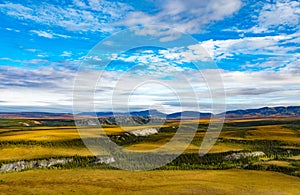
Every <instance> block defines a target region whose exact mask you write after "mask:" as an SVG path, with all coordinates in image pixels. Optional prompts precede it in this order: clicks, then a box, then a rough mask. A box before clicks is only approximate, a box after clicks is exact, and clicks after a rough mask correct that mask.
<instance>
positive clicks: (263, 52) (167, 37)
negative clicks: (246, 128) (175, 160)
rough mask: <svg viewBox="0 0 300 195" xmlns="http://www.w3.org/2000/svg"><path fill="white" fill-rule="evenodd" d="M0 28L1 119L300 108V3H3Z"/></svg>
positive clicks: (287, 0)
mask: <svg viewBox="0 0 300 195" xmlns="http://www.w3.org/2000/svg"><path fill="white" fill-rule="evenodd" d="M0 19H1V25H0V37H1V44H0V90H1V95H0V112H22V111H46V112H72V111H73V107H74V99H75V104H79V105H80V106H78V107H77V106H75V108H76V109H77V110H76V111H77V112H80V111H89V109H90V108H91V107H90V106H87V107H85V105H86V104H88V103H85V99H84V98H85V97H86V96H85V95H78V94H89V95H93V97H92V98H91V99H93V107H94V108H95V110H97V111H111V110H112V109H113V110H114V111H126V110H128V109H130V110H143V109H158V110H160V111H164V112H166V113H171V112H176V111H182V110H197V111H212V103H213V102H214V100H216V104H218V103H220V102H221V100H220V99H222V98H223V96H222V94H223V92H224V93H225V94H226V107H227V110H233V109H246V108H258V107H263V106H288V105H298V106H300V102H299V95H300V47H299V46H300V25H299V23H300V2H299V1H297V0H278V1H271V0H265V1H254V0H201V1H199V0H185V1H183V0H140V1H134V0H121V1H113V0H112V1H106V0H59V1H58V0H48V1H47V0H46V1H37V0H31V1H27V0H22V1H21V0H14V1H3V0H0ZM203 75H204V76H203ZM81 76H82V78H84V79H83V81H82V82H78V79H79V80H80V79H81ZM219 76H220V78H221V79H220V78H219ZM87 81H88V82H87ZM89 82H90V83H89ZM74 89H75V96H76V97H75V98H74ZM87 89H90V90H93V94H92V93H91V92H92V91H89V92H87ZM76 90H77V91H76ZM78 97H82V98H81V99H80V101H78ZM196 104H197V105H196Z"/></svg>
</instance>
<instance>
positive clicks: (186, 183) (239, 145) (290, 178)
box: [0, 119, 300, 194]
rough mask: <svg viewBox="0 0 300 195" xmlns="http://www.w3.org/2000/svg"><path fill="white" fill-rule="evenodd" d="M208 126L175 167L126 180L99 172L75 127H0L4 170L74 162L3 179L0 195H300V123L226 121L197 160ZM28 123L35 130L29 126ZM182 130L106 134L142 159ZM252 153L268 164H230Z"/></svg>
mask: <svg viewBox="0 0 300 195" xmlns="http://www.w3.org/2000/svg"><path fill="white" fill-rule="evenodd" d="M36 120H37V119H36ZM20 122H22V125H20ZM198 122H199V121H198V120H189V121H184V122H183V125H184V127H185V128H189V126H190V125H195V123H198ZM207 122H208V121H205V120H201V123H199V124H198V131H197V133H196V134H195V136H194V139H193V141H192V142H191V143H190V145H189V147H188V148H187V149H186V151H185V153H184V154H181V155H180V156H179V157H177V158H176V159H175V160H174V161H173V162H170V163H168V164H167V165H165V166H163V167H161V168H159V170H155V171H147V172H128V171H120V170H113V169H114V168H113V167H111V166H110V165H107V164H105V163H100V164H95V163H94V162H95V157H94V156H93V154H92V153H91V152H90V151H89V150H88V149H87V148H86V146H85V145H84V143H83V141H82V140H81V137H80V135H79V133H78V131H77V129H76V127H75V126H74V124H73V125H72V121H69V120H67V121H64V120H59V121H55V120H51V121H46V122H45V123H44V124H43V125H36V124H33V122H31V123H30V121H29V122H28V120H25V119H20V120H17V119H13V120H9V119H5V120H1V119H0V163H1V164H5V163H13V162H18V161H21V160H25V161H28V162H30V161H34V160H35V159H48V160H49V159H52V158H54V159H55V158H56V159H57V158H58V159H61V158H72V159H75V160H74V162H72V163H69V164H65V165H55V166H52V167H49V168H42V169H38V168H33V170H24V171H22V172H9V173H1V174H0V191H1V192H5V193H25V194H31V193H33V194H49V193H57V192H60V193H65V194H68V193H77V194H82V193H90V194H93V193H94V194H98V193H116V192H118V193H125V194H129V193H150V194H153V193H155V194H157V193H161V194H165V193H170V194H174V193H175V192H177V193H184V194H186V193H190V194H199V193H202V194H241V193H242V194H297V193H298V192H300V187H299V183H300V182H299V181H300V180H299V179H300V158H299V155H300V134H299V132H300V128H299V127H300V125H299V124H300V122H299V120H290V119H288V120H279V121H274V120H269V119H268V120H258V119H257V120H232V121H227V122H226V123H225V124H224V128H223V130H222V132H221V134H220V137H219V139H218V140H217V142H216V143H215V145H214V146H213V147H212V148H211V150H210V152H209V154H206V155H205V156H204V157H199V155H198V152H199V149H200V146H201V144H202V141H203V138H204V136H205V133H206V132H205V131H206V128H207V124H208V123H207ZM23 123H28V124H29V123H30V125H29V126H23V125H24V124H23ZM36 123H37V122H36ZM177 127H178V121H169V123H166V124H164V125H163V126H162V127H160V128H159V127H158V126H156V125H141V126H123V127H119V126H114V125H110V126H105V127H104V131H105V133H106V134H107V135H108V136H109V137H110V138H111V140H112V141H114V142H115V143H117V144H118V145H119V146H122V147H124V148H126V149H128V150H131V151H134V152H135V153H136V154H140V153H143V152H149V151H151V150H154V149H157V148H159V147H161V146H163V145H164V144H166V143H167V142H168V141H169V140H170V139H172V137H173V136H174V135H175V133H176V131H177ZM147 128H158V129H159V132H158V133H156V134H153V135H148V136H135V135H133V134H130V133H128V132H130V131H133V130H137V129H147ZM81 132H82V134H81V135H82V136H83V137H85V138H86V139H89V138H93V137H94V136H95V135H97V136H99V137H98V138H97V139H95V138H93V139H95V141H97V142H95V143H98V142H101V141H102V137H103V136H101V131H99V129H98V128H95V127H93V128H83V129H82V131H81ZM177 147H178V148H180V147H181V145H180V144H178V145H174V147H173V148H172V149H170V150H167V151H166V154H168V153H170V154H171V153H173V152H176V149H177ZM254 151H261V152H263V153H264V154H265V156H263V157H246V158H241V159H234V160H230V159H226V157H227V156H228V155H233V154H238V153H249V152H254ZM162 155H164V154H162ZM57 169H59V170H57ZM107 169H108V170H107ZM183 170H184V171H183ZM276 172H277V173H276ZM278 172H279V173H278ZM37 178H38V179H37ZM283 186H284V187H283Z"/></svg>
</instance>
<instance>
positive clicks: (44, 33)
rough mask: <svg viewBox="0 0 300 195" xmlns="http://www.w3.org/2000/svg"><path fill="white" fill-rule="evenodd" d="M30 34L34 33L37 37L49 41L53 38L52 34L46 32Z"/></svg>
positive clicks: (36, 31) (34, 31) (35, 31)
mask: <svg viewBox="0 0 300 195" xmlns="http://www.w3.org/2000/svg"><path fill="white" fill-rule="evenodd" d="M31 32H33V33H35V34H36V35H38V36H39V37H45V38H49V39H52V38H53V34H51V33H49V32H46V31H38V30H31Z"/></svg>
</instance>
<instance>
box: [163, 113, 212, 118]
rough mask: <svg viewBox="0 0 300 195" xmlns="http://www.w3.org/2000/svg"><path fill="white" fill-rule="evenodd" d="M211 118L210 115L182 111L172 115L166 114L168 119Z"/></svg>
mask: <svg viewBox="0 0 300 195" xmlns="http://www.w3.org/2000/svg"><path fill="white" fill-rule="evenodd" d="M211 116H212V114H211V113H201V112H195V111H184V112H176V113H173V114H168V115H167V118H168V119H179V118H210V117H211Z"/></svg>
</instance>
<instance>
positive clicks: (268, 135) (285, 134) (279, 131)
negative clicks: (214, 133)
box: [220, 125, 300, 143]
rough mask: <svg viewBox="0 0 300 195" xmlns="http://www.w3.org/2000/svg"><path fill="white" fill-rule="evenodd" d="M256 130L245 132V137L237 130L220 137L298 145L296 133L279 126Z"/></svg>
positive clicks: (298, 140) (263, 127) (298, 138)
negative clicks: (278, 141)
mask: <svg viewBox="0 0 300 195" xmlns="http://www.w3.org/2000/svg"><path fill="white" fill-rule="evenodd" d="M256 128H257V130H246V133H245V134H246V135H245V136H243V137H242V136H241V131H245V130H239V129H238V128H237V129H236V130H232V131H223V132H221V136H220V137H223V138H229V139H248V140H249V139H252V140H253V139H264V140H280V141H285V142H290V143H300V137H299V136H298V134H297V132H295V131H293V130H291V129H288V128H284V127H282V126H280V125H269V126H258V127H256Z"/></svg>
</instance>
